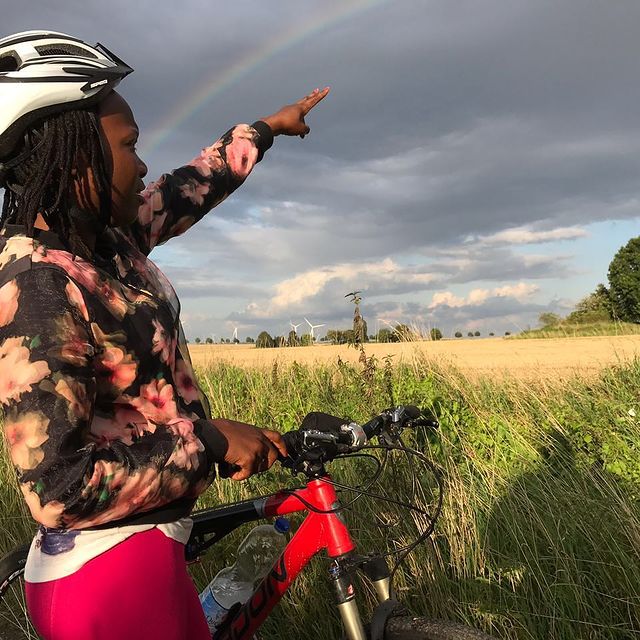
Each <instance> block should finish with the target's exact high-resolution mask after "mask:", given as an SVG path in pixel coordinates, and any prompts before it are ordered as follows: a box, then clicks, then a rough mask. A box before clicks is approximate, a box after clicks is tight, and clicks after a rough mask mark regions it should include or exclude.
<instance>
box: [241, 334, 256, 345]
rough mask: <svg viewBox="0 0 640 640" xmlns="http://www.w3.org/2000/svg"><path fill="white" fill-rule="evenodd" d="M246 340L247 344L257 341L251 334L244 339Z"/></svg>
mask: <svg viewBox="0 0 640 640" xmlns="http://www.w3.org/2000/svg"><path fill="white" fill-rule="evenodd" d="M244 341H245V342H246V343H247V344H253V343H254V342H255V340H254V339H253V338H252V337H251V336H247V337H246V338H245V339H244Z"/></svg>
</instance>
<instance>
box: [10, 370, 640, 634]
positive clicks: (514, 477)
mask: <svg viewBox="0 0 640 640" xmlns="http://www.w3.org/2000/svg"><path fill="white" fill-rule="evenodd" d="M199 376H200V379H201V381H202V383H203V387H204V389H205V391H206V393H207V395H208V396H209V398H210V401H211V406H212V412H213V414H214V415H222V416H228V417H233V418H237V419H239V420H244V421H247V422H251V423H255V424H258V425H262V426H269V427H274V426H275V427H277V428H278V429H281V430H288V429H292V428H295V427H297V426H298V424H299V422H300V420H301V418H302V417H303V416H304V415H305V413H307V412H308V411H311V410H324V411H328V412H331V413H334V414H337V415H340V416H349V417H351V418H354V419H357V420H361V421H364V420H366V419H367V418H369V417H370V416H371V415H372V413H373V412H375V411H376V410H380V409H383V408H385V407H387V406H389V405H390V404H391V403H392V402H394V403H397V402H403V403H413V404H419V405H420V406H422V407H426V408H428V409H429V410H430V411H431V412H433V413H434V414H435V415H436V416H437V417H438V418H439V420H440V422H441V429H440V431H439V433H437V434H435V435H434V434H424V433H416V434H415V435H414V436H412V437H411V438H409V443H410V444H412V445H413V446H415V447H418V448H420V449H422V450H424V451H425V452H426V453H427V454H428V456H429V457H430V458H431V459H432V460H433V461H434V462H435V463H436V464H437V465H438V466H439V467H440V468H441V469H442V474H443V478H444V482H445V488H446V494H445V500H444V506H443V512H442V516H441V518H440V520H439V521H438V526H437V529H436V534H435V535H434V536H433V538H432V540H431V541H430V542H428V543H427V544H424V545H423V546H421V547H420V548H419V549H417V550H416V551H415V552H414V553H413V554H412V555H411V556H410V557H409V559H408V560H407V561H406V563H405V564H404V565H403V568H402V569H401V570H400V571H399V573H398V576H397V581H396V585H397V588H398V592H399V595H400V597H401V598H402V599H403V600H404V601H405V602H407V603H408V604H409V605H410V607H411V608H412V609H413V610H415V611H416V612H420V613H423V614H425V615H428V616H434V617H443V618H452V619H457V620H461V621H465V622H468V623H470V624H473V625H476V626H477V627H479V628H482V629H484V630H485V631H487V632H489V633H491V634H492V635H495V636H496V637H499V638H514V639H516V638H517V639H518V640H525V639H526V640H534V639H535V640H538V639H542V638H553V639H565V638H566V639H567V640H575V639H585V640H586V639H596V638H597V639H600V638H602V639H623V638H625V639H626V638H638V637H640V502H639V497H640V455H639V453H640V452H639V448H640V446H639V443H640V396H639V395H638V389H639V388H640V362H638V361H635V362H632V363H631V364H628V365H623V366H621V367H619V368H612V369H607V370H604V371H603V373H602V374H601V375H600V376H599V378H597V379H594V378H593V377H590V378H589V379H584V380H581V379H578V378H575V379H573V380H570V381H568V382H566V381H565V382H562V383H560V382H551V381H549V380H545V381H541V382H540V384H539V385H538V386H536V385H535V384H533V385H532V384H531V383H530V382H529V383H527V384H525V383H523V382H519V381H517V380H515V379H514V380H509V379H507V380H501V381H500V382H499V383H498V382H493V381H491V380H490V379H486V378H485V379H478V378H474V379H473V380H471V379H468V378H466V377H465V376H464V375H463V374H462V373H460V372H458V371H456V370H454V369H452V368H434V367H433V366H432V365H430V363H429V362H428V361H426V360H418V361H415V362H414V363H413V364H411V365H410V364H403V365H392V364H391V363H390V362H388V363H386V364H385V363H384V362H375V361H372V360H368V361H367V362H366V363H363V362H361V363H357V364H347V363H343V362H340V361H339V362H337V363H335V364H326V365H320V364H317V365H313V366H312V365H309V366H306V365H305V366H302V365H296V364H293V365H288V366H277V365H276V366H274V367H273V368H272V369H270V370H268V369H267V370H265V369H261V370H258V369H240V368H235V367H233V366H230V365H224V364H222V365H217V366H215V367H210V368H208V369H207V370H200V371H199ZM394 456H395V457H394V458H393V460H392V462H393V463H392V464H390V465H388V466H387V472H386V473H385V474H384V475H383V477H382V483H381V484H379V485H378V487H377V491H380V492H384V493H386V494H387V495H390V496H393V497H396V498H400V499H404V500H415V501H416V502H417V503H419V504H421V505H425V506H426V505H429V504H430V503H431V502H432V499H433V482H432V480H431V477H430V475H429V473H427V471H426V470H424V469H422V468H421V467H420V466H419V465H416V464H414V463H411V464H409V463H408V462H407V460H406V458H405V457H404V455H402V454H394ZM372 469H373V464H372V463H371V462H370V461H367V460H366V459H355V460H351V461H341V462H340V463H339V464H337V465H336V468H335V470H334V475H335V478H336V479H337V480H338V481H340V482H343V483H346V484H352V485H355V484H360V483H362V482H363V479H364V478H365V477H366V476H367V475H368V474H369V473H370V472H371V470H372ZM412 472H417V474H418V477H417V479H414V478H413V473H412ZM297 482H298V481H297V480H296V479H294V478H292V477H291V476H290V475H289V474H287V473H286V472H285V471H283V470H281V469H277V470H275V471H274V472H273V473H269V474H267V475H264V476H261V477H256V478H253V479H251V480H250V481H248V482H246V483H244V484H237V483H232V482H230V481H219V482H216V483H215V485H214V486H213V487H212V488H211V489H210V490H209V491H208V492H207V494H205V495H204V496H203V498H202V499H201V503H202V505H212V504H219V503H220V502H226V501H231V500H234V499H239V498H243V497H249V496H252V495H258V494H260V493H265V492H269V491H273V490H276V489H277V488H280V487H282V486H291V485H293V484H296V483H297ZM0 492H1V493H0V495H1V499H2V521H3V527H2V532H1V533H0V544H1V545H2V548H3V549H7V548H8V547H10V546H12V545H13V544H15V543H16V542H18V541H23V540H26V539H27V538H28V536H29V532H30V530H31V529H32V525H31V524H30V523H29V521H28V519H27V518H26V516H25V515H24V509H23V508H22V507H21V500H20V498H19V496H18V494H17V493H16V491H15V488H14V484H13V471H12V470H11V469H10V468H9V467H8V466H7V465H6V463H5V465H4V466H3V467H2V483H1V484H0ZM350 495H351V494H349V493H347V492H345V499H348V496H350ZM347 518H348V520H349V522H350V523H351V524H352V525H353V530H354V532H355V535H356V537H357V540H358V542H359V543H360V545H361V547H362V550H363V551H366V550H371V549H381V548H388V549H392V548H393V547H394V545H397V544H403V543H406V542H407V541H410V540H411V539H412V536H415V532H416V527H421V526H423V525H424V518H421V517H412V516H411V515H408V514H407V513H406V512H404V511H403V510H401V509H399V508H397V507H393V506H390V505H388V504H385V503H381V502H379V501H377V500H375V499H373V498H368V497H362V498H361V499H359V500H358V502H356V507H355V508H354V509H353V510H350V511H349V512H348V513H347ZM241 535H242V532H239V533H238V534H237V535H235V536H232V537H230V538H229V539H228V540H225V541H223V543H221V544H220V546H219V548H218V549H216V550H215V551H214V552H213V553H212V554H211V555H212V556H213V557H212V558H211V561H210V562H208V563H207V564H204V565H201V566H197V567H196V568H195V570H194V577H195V579H196V582H197V583H198V586H203V585H204V584H205V582H206V580H207V579H208V577H209V576H210V575H211V574H212V573H213V572H214V571H216V570H217V568H219V567H220V566H222V565H223V564H224V562H225V560H224V559H225V557H227V558H228V556H229V554H230V553H232V551H233V549H234V548H235V546H236V545H237V543H238V541H239V537H240V536H241ZM326 566H327V565H326V562H325V561H324V560H321V559H318V560H317V561H316V562H314V564H313V567H312V570H311V571H308V572H306V573H305V574H303V576H302V577H301V579H300V580H299V583H298V584H297V585H296V586H295V588H294V589H293V590H292V592H291V593H290V594H289V595H288V597H287V599H286V601H285V602H284V603H283V605H282V606H281V607H279V608H278V610H277V615H274V616H273V619H272V620H270V621H269V623H268V627H267V629H266V631H267V633H266V634H265V636H266V637H274V638H275V637H277V638H279V639H281V640H294V639H296V640H298V639H301V638H302V639H309V640H311V639H312V638H314V639H315V638H318V637H319V635H318V624H319V622H321V624H322V626H323V629H326V633H325V632H323V634H322V638H323V639H324V638H325V637H326V638H339V637H340V635H339V631H338V627H337V622H336V613H335V610H334V607H333V605H332V602H333V596H332V593H331V590H330V588H329V585H328V584H327V581H326V580H325V579H324V575H325V573H326ZM367 597H369V594H367ZM363 608H366V606H363Z"/></svg>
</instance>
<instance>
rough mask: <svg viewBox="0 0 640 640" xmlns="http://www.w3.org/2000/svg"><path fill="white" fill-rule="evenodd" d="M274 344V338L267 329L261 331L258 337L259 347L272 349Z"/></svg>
mask: <svg viewBox="0 0 640 640" xmlns="http://www.w3.org/2000/svg"><path fill="white" fill-rule="evenodd" d="M274 346H275V345H274V343H273V338H272V337H271V336H270V335H269V334H268V333H267V332H266V331H261V332H260V333H259V335H258V337H257V339H256V347H257V348H258V349H270V348H272V347H274Z"/></svg>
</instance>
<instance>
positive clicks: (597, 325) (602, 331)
mask: <svg viewBox="0 0 640 640" xmlns="http://www.w3.org/2000/svg"><path fill="white" fill-rule="evenodd" d="M638 334H640V324H637V323H635V322H581V323H571V322H560V323H558V324H557V325H553V326H547V327H542V328H541V329H526V330H525V331H521V332H520V333H517V334H515V335H512V336H510V339H511V340H522V339H526V338H577V337H580V336H629V335H638Z"/></svg>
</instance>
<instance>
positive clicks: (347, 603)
mask: <svg viewBox="0 0 640 640" xmlns="http://www.w3.org/2000/svg"><path fill="white" fill-rule="evenodd" d="M352 564H353V562H352V561H351V562H350V561H349V560H348V559H342V560H335V561H334V563H333V564H332V565H331V567H330V568H329V575H330V576H331V579H332V581H333V585H334V589H335V594H336V603H337V605H338V611H339V612H340V617H341V619H342V625H343V627H344V630H345V635H346V638H347V640H367V635H366V633H365V630H364V626H363V624H362V618H361V616H360V612H359V611H358V604H357V602H356V600H355V595H356V593H355V589H354V588H353V581H352V571H351V565H352ZM357 566H358V568H359V569H360V570H361V571H362V572H363V573H364V574H365V575H366V576H367V578H369V580H370V581H371V584H372V585H373V587H374V589H375V591H376V595H377V596H378V601H379V602H380V603H382V602H385V601H387V600H389V599H390V597H391V588H390V579H389V568H388V567H387V563H386V562H385V560H384V558H373V559H371V560H366V561H365V562H358V563H357Z"/></svg>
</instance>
